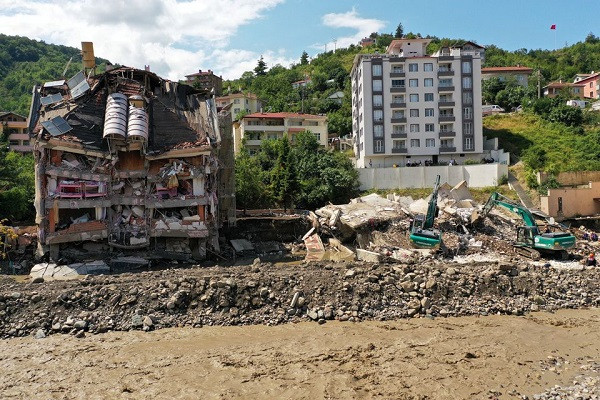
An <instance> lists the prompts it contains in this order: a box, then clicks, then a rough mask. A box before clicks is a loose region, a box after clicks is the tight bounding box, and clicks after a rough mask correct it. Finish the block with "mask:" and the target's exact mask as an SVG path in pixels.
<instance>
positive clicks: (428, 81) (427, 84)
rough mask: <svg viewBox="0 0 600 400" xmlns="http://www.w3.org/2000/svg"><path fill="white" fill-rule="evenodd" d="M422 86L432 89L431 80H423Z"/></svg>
mask: <svg viewBox="0 0 600 400" xmlns="http://www.w3.org/2000/svg"><path fill="white" fill-rule="evenodd" d="M423 85H425V87H432V86H433V78H425V81H424V82H423Z"/></svg>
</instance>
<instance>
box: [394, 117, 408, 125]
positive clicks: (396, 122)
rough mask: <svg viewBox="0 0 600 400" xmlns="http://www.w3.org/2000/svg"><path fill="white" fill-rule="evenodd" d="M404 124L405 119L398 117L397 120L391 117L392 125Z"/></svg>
mask: <svg viewBox="0 0 600 400" xmlns="http://www.w3.org/2000/svg"><path fill="white" fill-rule="evenodd" d="M404 122H406V117H398V118H394V117H392V124H401V123H404Z"/></svg>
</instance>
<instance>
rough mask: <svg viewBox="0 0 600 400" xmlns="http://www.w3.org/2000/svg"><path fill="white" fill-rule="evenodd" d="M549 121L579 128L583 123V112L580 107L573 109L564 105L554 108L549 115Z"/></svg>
mask: <svg viewBox="0 0 600 400" xmlns="http://www.w3.org/2000/svg"><path fill="white" fill-rule="evenodd" d="M548 120H549V121H552V122H560V123H563V124H565V125H567V126H579V125H581V124H582V123H583V112H582V111H581V108H579V107H571V106H568V105H566V104H564V105H560V106H557V107H554V108H553V109H552V111H550V114H549V115H548Z"/></svg>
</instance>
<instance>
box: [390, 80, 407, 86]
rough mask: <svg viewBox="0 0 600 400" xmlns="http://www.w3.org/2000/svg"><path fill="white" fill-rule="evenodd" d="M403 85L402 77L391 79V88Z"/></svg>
mask: <svg viewBox="0 0 600 400" xmlns="http://www.w3.org/2000/svg"><path fill="white" fill-rule="evenodd" d="M404 86H406V83H405V80H404V79H392V87H393V88H403V87H404Z"/></svg>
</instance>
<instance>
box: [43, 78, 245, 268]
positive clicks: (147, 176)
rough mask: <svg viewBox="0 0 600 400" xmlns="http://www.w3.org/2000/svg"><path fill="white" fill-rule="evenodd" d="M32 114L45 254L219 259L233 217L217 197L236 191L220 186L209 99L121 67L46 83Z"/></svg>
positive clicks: (217, 142) (215, 131) (214, 123)
mask: <svg viewBox="0 0 600 400" xmlns="http://www.w3.org/2000/svg"><path fill="white" fill-rule="evenodd" d="M33 105H34V106H33V107H32V115H31V117H32V118H34V121H33V124H32V125H33V126H34V128H33V132H32V134H33V135H34V136H35V139H34V141H35V151H34V153H35V158H36V198H35V206H36V210H37V223H38V225H39V241H40V245H41V248H40V250H41V251H42V252H44V253H46V252H50V256H51V258H57V257H59V254H61V253H62V252H63V251H65V250H67V249H70V250H72V249H73V247H77V248H78V249H86V248H87V249H92V248H93V249H95V250H96V251H101V252H105V251H106V252H107V251H114V250H115V249H118V250H119V251H120V252H125V253H128V252H134V251H143V252H145V253H148V254H154V255H158V256H161V257H165V258H177V259H182V258H189V259H191V258H194V259H202V258H204V257H205V256H206V252H207V249H208V250H210V249H211V248H215V249H217V250H218V246H219V243H218V230H219V226H220V225H221V223H222V222H223V221H222V219H221V218H220V217H219V216H220V215H225V216H226V215H228V213H227V212H223V210H219V190H218V189H219V187H223V186H227V187H229V186H231V185H223V183H222V182H219V179H220V178H219V176H220V170H221V169H222V167H223V166H224V164H223V162H222V159H224V158H227V157H223V152H222V151H220V150H221V149H220V146H221V135H220V130H219V121H218V118H217V114H216V108H215V104H214V99H213V98H212V97H211V95H210V94H209V93H208V92H206V91H199V90H196V89H194V88H192V87H190V86H187V85H182V84H178V83H176V82H171V81H168V80H164V79H161V78H160V77H158V76H157V75H156V74H154V73H152V72H150V71H146V70H138V69H134V68H128V67H120V68H116V69H112V70H110V71H107V72H105V73H103V74H100V75H96V76H92V77H89V76H87V77H86V75H85V74H83V73H81V72H80V73H79V74H77V75H76V76H75V77H73V78H72V79H70V80H68V81H64V80H63V81H56V82H49V83H46V84H44V85H43V86H42V87H41V88H38V90H36V91H34V99H33ZM230 159H231V158H228V160H230ZM225 167H226V168H225V169H227V168H228V167H227V166H225ZM227 176H228V178H227V179H229V180H231V179H233V175H232V174H227ZM230 195H231V194H230ZM230 197H231V196H230ZM227 204H229V205H231V206H232V207H233V209H234V210H235V208H234V207H235V205H234V204H235V203H234V202H232V201H231V200H228V201H227ZM90 242H95V243H93V244H90Z"/></svg>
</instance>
